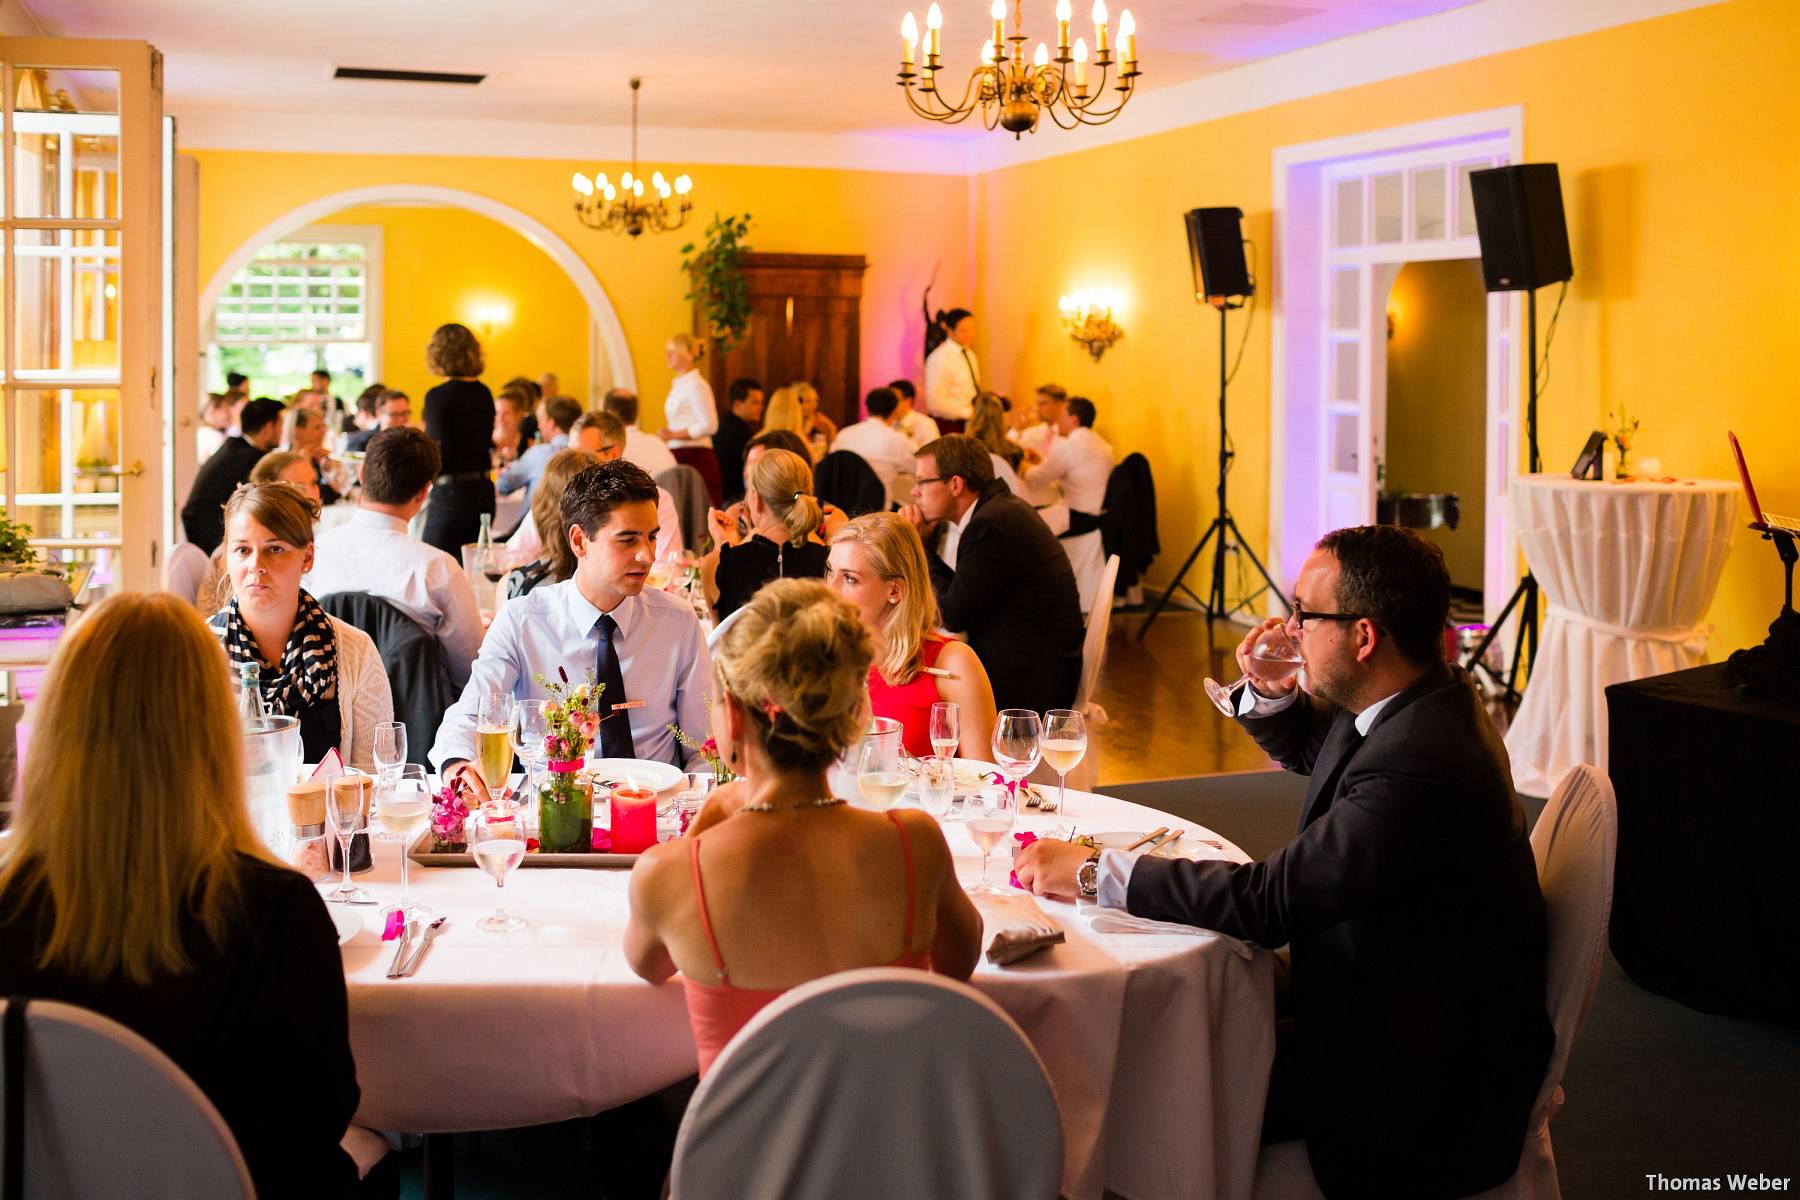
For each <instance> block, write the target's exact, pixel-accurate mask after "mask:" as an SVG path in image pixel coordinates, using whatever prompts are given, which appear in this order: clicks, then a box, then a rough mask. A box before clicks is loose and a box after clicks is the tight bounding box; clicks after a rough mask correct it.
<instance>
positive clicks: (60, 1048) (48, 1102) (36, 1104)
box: [0, 1000, 256, 1200]
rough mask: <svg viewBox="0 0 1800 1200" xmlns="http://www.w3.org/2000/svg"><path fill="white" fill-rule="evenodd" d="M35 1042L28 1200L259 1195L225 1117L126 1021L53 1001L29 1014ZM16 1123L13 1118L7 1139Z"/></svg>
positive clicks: (28, 1093) (30, 1055) (214, 1199)
mask: <svg viewBox="0 0 1800 1200" xmlns="http://www.w3.org/2000/svg"><path fill="white" fill-rule="evenodd" d="M12 1003H14V1002H13V1001H8V1002H6V1007H10V1005H11V1004H12ZM24 1034H25V1036H24V1053H23V1055H22V1056H21V1057H22V1058H23V1061H24V1104H23V1106H22V1107H23V1109H24V1113H23V1117H24V1137H23V1139H22V1141H23V1144H24V1150H25V1158H24V1167H25V1173H24V1194H25V1195H27V1196H30V1197H32V1200H94V1198H95V1197H99V1196H131V1197H133V1198H134V1200H186V1198H187V1197H192V1196H205V1197H208V1200H233V1198H234V1197H242V1198H244V1200H252V1198H253V1197H254V1196H255V1195H256V1189H255V1187H254V1186H253V1185H252V1184H251V1182H250V1171H249V1169H248V1168H247V1167H246V1166H245V1165H244V1158H243V1155H241V1154H239V1153H238V1148H237V1141H236V1139H235V1138H233V1137H232V1136H231V1130H230V1129H229V1128H228V1127H227V1126H226V1124H225V1122H224V1120H223V1119H221V1118H220V1116H219V1113H218V1110H217V1109H215V1108H214V1107H213V1105H212V1101H210V1100H208V1099H207V1098H206V1095H205V1093H203V1092H201V1090H200V1089H199V1088H198V1087H196V1086H194V1082H193V1080H191V1079H189V1078H188V1077H187V1075H186V1074H184V1073H183V1072H182V1070H181V1068H180V1067H177V1066H176V1065H175V1064H174V1063H173V1062H172V1061H170V1059H169V1056H168V1055H166V1054H164V1053H163V1052H162V1051H161V1050H158V1049H157V1048H156V1047H155V1046H153V1045H151V1044H150V1043H149V1042H147V1041H145V1040H144V1039H143V1038H141V1037H139V1036H138V1035H137V1034H135V1033H133V1032H132V1031H131V1030H129V1029H127V1028H125V1027H124V1026H123V1025H120V1024H119V1023H118V1022H116V1021H112V1020H109V1019H108V1018H106V1017H103V1016H101V1015H100V1014H98V1013H94V1012H89V1011H88V1010H87V1009H83V1008H76V1007H75V1006H73V1005H70V1004H58V1003H56V1002H54V1001H49V1000H38V1001H33V1002H31V1003H30V1004H29V1006H28V1007H27V1009H26V1013H25V1030H24ZM3 1054H4V1051H0V1055H3ZM0 1066H4V1067H5V1068H8V1069H10V1068H11V1067H13V1066H14V1064H12V1063H0ZM15 1115H16V1114H12V1113H8V1114H6V1116H7V1120H6V1122H5V1125H6V1127H8V1128H10V1127H12V1125H13V1123H14V1122H13V1119H12V1118H13V1117H14V1116H15ZM11 1149H12V1148H11V1147H6V1148H5V1150H8V1151H10V1150H11Z"/></svg>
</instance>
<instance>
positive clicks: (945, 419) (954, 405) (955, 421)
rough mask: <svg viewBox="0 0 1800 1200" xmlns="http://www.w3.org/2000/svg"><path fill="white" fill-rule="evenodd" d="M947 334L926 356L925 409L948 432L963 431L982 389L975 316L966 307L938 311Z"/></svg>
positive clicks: (940, 321) (939, 321) (939, 322)
mask: <svg viewBox="0 0 1800 1200" xmlns="http://www.w3.org/2000/svg"><path fill="white" fill-rule="evenodd" d="M938 324H939V325H941V326H942V327H943V329H944V332H945V334H946V335H947V336H946V337H945V338H944V341H943V344H942V345H940V346H938V348H937V349H936V350H933V351H932V352H931V354H930V356H929V357H927V358H926V359H925V411H926V412H928V413H930V414H931V415H932V417H934V418H935V419H936V420H937V423H938V427H939V428H940V429H941V430H943V432H945V433H961V432H962V431H963V426H964V425H965V424H967V423H968V420H969V413H970V411H971V410H972V409H973V408H974V406H975V397H976V395H977V394H978V393H980V391H981V368H980V366H979V365H978V364H977V363H976V362H975V351H973V350H971V349H970V348H969V347H971V346H973V345H974V344H975V317H974V315H973V314H972V313H970V312H969V310H968V309H966V308H953V309H951V310H950V311H949V312H943V313H939V314H938Z"/></svg>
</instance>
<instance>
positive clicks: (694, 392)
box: [625, 368, 719, 469]
mask: <svg viewBox="0 0 1800 1200" xmlns="http://www.w3.org/2000/svg"><path fill="white" fill-rule="evenodd" d="M663 424H664V425H667V426H668V427H669V428H670V429H677V430H680V431H681V432H682V433H683V434H686V435H688V436H685V437H678V438H674V439H672V440H671V441H670V442H669V443H668V444H669V445H670V446H711V445H712V435H713V434H715V433H717V432H719V406H718V404H717V403H716V402H714V400H713V390H712V384H710V383H708V382H706V376H704V375H702V374H700V372H698V371H696V370H693V369H692V368H689V369H688V370H686V371H683V372H682V373H681V374H679V375H677V376H676V377H675V381H674V382H673V383H671V384H670V385H669V398H668V399H667V400H664V401H663ZM625 457H627V458H630V457H631V454H630V452H629V451H627V452H626V455H625ZM646 469H647V468H646Z"/></svg>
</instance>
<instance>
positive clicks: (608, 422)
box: [572, 412, 686, 559]
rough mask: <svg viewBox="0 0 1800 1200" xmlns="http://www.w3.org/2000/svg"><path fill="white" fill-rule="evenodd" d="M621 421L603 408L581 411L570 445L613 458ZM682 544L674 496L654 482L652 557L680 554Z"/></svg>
mask: <svg viewBox="0 0 1800 1200" xmlns="http://www.w3.org/2000/svg"><path fill="white" fill-rule="evenodd" d="M625 435H626V429H625V423H624V422H623V421H621V420H619V418H617V417H615V416H613V415H612V414H611V413H607V412H597V413H582V414H581V417H580V419H579V420H577V421H576V422H575V434H574V441H573V442H572V445H573V446H574V448H575V449H577V450H583V451H586V452H587V453H589V454H592V455H593V456H594V457H595V458H597V459H599V460H600V461H601V462H614V461H616V460H618V459H620V458H622V457H624V454H625ZM685 545H686V541H685V539H684V538H683V537H682V534H681V515H680V513H679V512H678V511H677V510H676V508H675V497H673V496H671V495H670V494H669V489H668V488H666V487H664V486H663V485H662V484H660V483H659V484H657V485H656V557H658V558H661V559H670V558H674V557H676V556H678V555H680V553H681V551H682V548H683V547H684V546H685Z"/></svg>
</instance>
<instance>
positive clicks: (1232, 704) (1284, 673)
mask: <svg viewBox="0 0 1800 1200" xmlns="http://www.w3.org/2000/svg"><path fill="white" fill-rule="evenodd" d="M1287 629H1288V627H1287V626H1285V625H1275V626H1271V627H1270V628H1268V629H1265V630H1263V632H1262V633H1261V634H1260V635H1259V636H1258V637H1257V639H1256V641H1255V643H1253V644H1252V645H1251V647H1250V661H1251V662H1253V663H1255V664H1256V673H1257V675H1258V676H1259V677H1261V678H1263V679H1268V680H1276V681H1279V680H1283V679H1292V678H1293V677H1294V676H1295V675H1297V674H1299V673H1300V668H1301V666H1302V665H1304V660H1303V659H1302V658H1301V656H1300V651H1299V649H1298V648H1297V647H1295V645H1294V640H1293V639H1292V638H1290V637H1289V636H1288V632H1287ZM1249 683H1250V676H1249V675H1248V674H1246V675H1244V676H1242V677H1241V678H1239V679H1238V681H1237V682H1236V683H1234V684H1232V685H1231V686H1230V687H1225V686H1223V685H1222V684H1220V683H1219V681H1218V680H1216V679H1213V678H1210V677H1209V678H1207V679H1206V680H1204V681H1203V684H1202V685H1203V686H1204V687H1205V688H1206V695H1207V698H1208V699H1209V700H1211V701H1212V702H1213V707H1214V708H1216V709H1218V710H1219V711H1220V712H1222V713H1224V714H1225V715H1226V716H1228V717H1235V716H1236V715H1237V703H1238V693H1239V692H1240V691H1241V690H1242V689H1243V688H1244V687H1245V686H1247V685H1248V684H1249Z"/></svg>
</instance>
